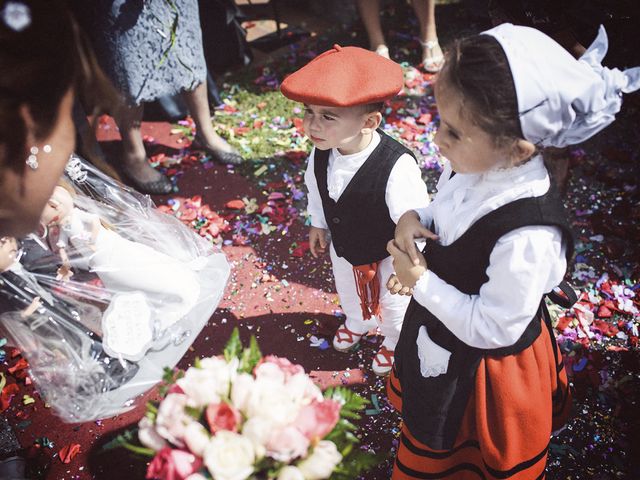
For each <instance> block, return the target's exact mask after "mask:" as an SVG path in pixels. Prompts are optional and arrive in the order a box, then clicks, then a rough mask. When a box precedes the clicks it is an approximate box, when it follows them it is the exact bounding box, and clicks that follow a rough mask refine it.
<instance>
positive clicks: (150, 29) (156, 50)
mask: <svg viewBox="0 0 640 480" xmlns="http://www.w3.org/2000/svg"><path fill="white" fill-rule="evenodd" d="M74 6H75V7H76V8H75V10H76V13H77V14H78V17H79V20H80V23H81V24H82V25H83V26H84V27H85V29H86V31H87V34H88V35H89V36H90V37H91V40H92V43H93V46H94V49H95V50H96V54H97V56H98V61H99V62H100V65H101V66H102V68H103V69H104V71H105V72H106V74H107V75H108V76H109V77H110V78H111V80H112V81H113V83H114V84H115V86H116V87H117V88H118V89H119V90H120V91H121V92H122V94H123V95H124V97H125V100H126V101H128V102H129V103H131V104H136V105H139V104H140V103H142V102H148V101H153V100H155V99H157V98H159V97H162V96H165V95H173V94H176V93H178V92H180V91H182V90H193V89H194V88H195V87H197V86H198V85H199V84H200V83H202V82H204V81H205V78H206V64H205V59H204V53H203V49H202V32H201V29H200V17H199V13H198V2H197V0H91V1H87V0H80V1H77V2H75V5H74Z"/></svg>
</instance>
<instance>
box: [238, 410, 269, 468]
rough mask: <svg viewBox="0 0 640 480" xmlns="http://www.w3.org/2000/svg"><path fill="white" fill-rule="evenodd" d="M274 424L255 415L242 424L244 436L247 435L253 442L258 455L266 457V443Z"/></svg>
mask: <svg viewBox="0 0 640 480" xmlns="http://www.w3.org/2000/svg"><path fill="white" fill-rule="evenodd" d="M272 430H273V425H272V424H271V422H268V421H267V420H265V419H264V418H261V417H253V418H250V419H249V420H247V421H246V422H245V423H244V425H243V426H242V436H243V437H247V438H248V439H249V440H251V443H253V448H254V449H255V452H256V457H258V458H261V457H264V454H265V453H266V445H267V442H268V441H269V437H271V431H272Z"/></svg>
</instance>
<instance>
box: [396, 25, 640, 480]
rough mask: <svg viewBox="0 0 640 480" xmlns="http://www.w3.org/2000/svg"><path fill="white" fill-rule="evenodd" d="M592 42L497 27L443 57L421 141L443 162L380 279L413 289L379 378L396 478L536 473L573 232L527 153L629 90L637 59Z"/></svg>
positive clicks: (558, 386) (592, 129)
mask: <svg viewBox="0 0 640 480" xmlns="http://www.w3.org/2000/svg"><path fill="white" fill-rule="evenodd" d="M606 50H607V41H606V34H605V33H604V29H601V31H600V33H599V36H598V38H597V39H596V41H595V42H594V44H593V45H592V46H591V47H590V48H589V50H587V52H586V53H585V55H584V56H583V57H582V58H581V59H580V60H579V61H578V60H575V59H574V58H573V57H571V55H570V54H569V53H567V52H566V51H565V50H564V49H563V48H562V47H561V46H560V45H558V44H557V43H555V42H554V41H553V40H551V39H550V38H549V37H547V36H545V35H544V34H542V33H540V32H538V31H536V30H534V29H531V28H527V27H516V26H513V25H511V24H503V25H500V26H498V27H496V28H494V29H492V30H489V31H487V32H485V33H484V34H481V35H477V36H475V37H471V38H468V39H466V40H462V41H459V42H458V43H457V44H455V45H454V47H453V48H452V50H451V51H450V52H449V54H448V56H447V59H446V61H445V64H444V68H443V70H442V72H441V74H440V77H439V79H438V82H437V84H436V90H435V94H436V99H437V102H438V106H439V111H440V120H441V123H440V129H439V130H438V133H437V135H436V139H435V141H436V143H437V144H438V146H439V148H440V150H441V152H442V154H443V155H444V156H445V157H446V158H447V159H448V162H447V163H446V165H445V169H444V172H443V174H442V176H441V178H440V180H439V182H438V186H437V188H438V194H437V196H436V199H435V201H434V202H433V203H432V204H430V205H429V207H428V208H425V209H423V210H422V211H409V212H407V213H405V214H404V215H403V216H402V217H401V218H400V220H399V222H398V224H397V228H396V234H395V240H394V241H392V242H389V245H388V250H389V253H391V255H393V257H394V268H395V271H396V275H392V277H391V278H390V279H389V282H388V284H387V286H388V288H389V289H390V290H391V291H392V292H394V293H400V294H413V299H412V301H411V304H410V306H409V308H408V310H407V313H406V316H405V319H404V324H403V327H402V332H401V335H400V340H399V342H398V346H397V348H396V357H395V361H396V363H395V366H394V371H393V372H392V376H391V378H390V382H389V388H388V391H389V396H390V399H391V402H392V403H393V404H394V406H395V407H396V408H397V409H398V410H401V411H402V417H403V420H404V425H403V430H402V435H401V441H400V447H399V449H398V454H397V457H396V462H395V467H394V473H393V478H394V479H414V478H415V479H418V478H451V479H453V478H455V479H467V478H469V479H478V478H491V479H494V478H500V479H506V478H509V479H539V478H544V474H545V465H546V458H547V449H548V445H549V436H550V434H551V432H552V430H553V429H557V428H559V427H561V426H562V425H563V423H564V421H565V420H566V417H567V414H568V411H569V409H570V403H571V402H570V397H569V392H568V382H567V376H566V373H565V371H564V368H563V365H562V361H561V360H562V359H561V356H560V352H559V349H558V346H557V344H556V342H555V339H554V337H553V331H552V327H551V324H550V322H549V319H548V314H547V312H546V308H545V306H544V300H543V296H544V295H545V294H547V293H548V292H551V290H552V289H553V288H554V287H556V286H557V285H558V284H560V282H561V281H562V279H563V277H564V274H565V272H566V268H567V262H568V260H569V259H570V258H571V255H572V252H573V240H572V236H571V232H570V228H569V224H568V223H567V221H566V220H565V218H564V214H563V208H562V205H561V202H560V201H559V199H558V198H557V197H556V195H555V194H554V191H552V190H550V182H549V176H548V173H547V171H546V169H545V166H544V164H543V161H542V157H541V155H539V154H538V151H537V147H546V146H554V147H562V146H566V145H570V144H574V143H578V142H581V141H583V140H585V139H587V138H589V137H590V136H592V135H593V134H595V133H596V132H598V131H599V130H601V129H602V128H604V127H605V126H606V125H608V124H609V123H611V122H612V121H613V119H614V115H615V113H617V112H618V111H619V109H620V104H621V100H620V93H621V92H629V91H633V90H635V89H637V88H639V87H640V78H639V77H640V71H638V69H633V71H627V72H620V71H618V70H614V71H613V70H608V69H606V68H603V67H602V66H601V65H600V61H601V60H602V57H603V56H604V53H605V52H606ZM425 227H428V228H429V229H430V230H433V231H434V232H435V233H436V234H437V235H438V236H439V240H438V241H435V240H432V239H430V236H431V235H432V234H431V231H430V230H428V229H427V228H425ZM420 237H424V238H426V239H427V240H426V246H425V248H424V250H423V252H422V254H420V253H418V252H417V251H416V247H415V243H414V241H415V239H416V238H420Z"/></svg>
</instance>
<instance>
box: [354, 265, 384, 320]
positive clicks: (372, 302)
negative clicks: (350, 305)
mask: <svg viewBox="0 0 640 480" xmlns="http://www.w3.org/2000/svg"><path fill="white" fill-rule="evenodd" d="M353 278H354V280H355V282H356V291H357V292H358V296H359V297H360V307H362V318H363V319H365V320H369V319H370V318H371V317H372V316H374V315H375V316H376V317H378V318H380V282H379V281H378V263H370V264H368V265H357V266H355V267H353Z"/></svg>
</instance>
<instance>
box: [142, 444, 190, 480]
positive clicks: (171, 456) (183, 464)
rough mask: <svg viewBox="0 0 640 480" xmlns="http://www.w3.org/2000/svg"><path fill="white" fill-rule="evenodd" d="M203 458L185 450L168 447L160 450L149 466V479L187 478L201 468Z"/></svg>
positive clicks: (172, 479)
mask: <svg viewBox="0 0 640 480" xmlns="http://www.w3.org/2000/svg"><path fill="white" fill-rule="evenodd" d="M201 466H202V459H201V458H198V457H196V456H195V455H193V454H192V453H189V452H185V451H184V450H174V449H172V448H169V447H166V448H163V449H162V450H160V451H159V452H158V453H157V455H156V456H155V457H153V460H151V463H150V464H149V467H148V468H147V477H146V478H147V479H151V478H158V479H160V480H185V479H186V478H187V477H188V476H189V475H191V474H192V473H194V472H197V471H198V470H200V467H201Z"/></svg>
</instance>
